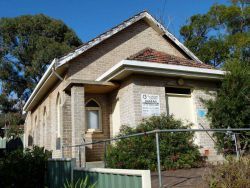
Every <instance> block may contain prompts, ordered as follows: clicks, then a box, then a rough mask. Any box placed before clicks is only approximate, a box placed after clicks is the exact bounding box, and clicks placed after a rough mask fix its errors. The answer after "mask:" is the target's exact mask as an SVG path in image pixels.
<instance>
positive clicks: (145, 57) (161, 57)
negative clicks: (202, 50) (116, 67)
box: [127, 48, 214, 69]
mask: <svg viewBox="0 0 250 188" xmlns="http://www.w3.org/2000/svg"><path fill="white" fill-rule="evenodd" d="M127 59H128V60H136V61H148V62H153V63H162V64H172V65H181V66H189V67H197V68H205V69H213V68H214V67H213V66H211V65H207V64H205V63H200V62H197V61H194V60H189V59H184V58H180V57H177V56H174V55H170V54H167V53H165V52H160V51H157V50H154V49H151V48H145V49H144V50H142V51H140V52H138V53H136V54H134V55H132V56H130V57H128V58H127Z"/></svg>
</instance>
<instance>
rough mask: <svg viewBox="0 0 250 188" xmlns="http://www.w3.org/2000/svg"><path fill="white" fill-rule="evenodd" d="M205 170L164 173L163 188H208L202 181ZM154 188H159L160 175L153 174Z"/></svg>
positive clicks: (194, 169) (193, 169) (196, 169)
mask: <svg viewBox="0 0 250 188" xmlns="http://www.w3.org/2000/svg"><path fill="white" fill-rule="evenodd" d="M205 173H206V170H205V168H192V169H181V170H170V171H164V172H162V182H163V187H168V188H170V187H183V188H186V187H187V188H208V185H207V184H206V182H205V181H204V180H203V179H202V177H203V175H204V174H205ZM151 182H152V188H158V174H157V173H156V172H151Z"/></svg>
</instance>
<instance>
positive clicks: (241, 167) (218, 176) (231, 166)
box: [205, 156, 250, 188]
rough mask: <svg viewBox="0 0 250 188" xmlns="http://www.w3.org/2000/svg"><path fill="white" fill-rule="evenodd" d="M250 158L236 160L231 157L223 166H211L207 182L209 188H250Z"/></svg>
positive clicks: (206, 177)
mask: <svg viewBox="0 0 250 188" xmlns="http://www.w3.org/2000/svg"><path fill="white" fill-rule="evenodd" d="M249 177H250V156H248V157H242V158H240V160H236V159H235V158H233V157H230V158H228V159H227V161H225V162H224V163H223V164H217V165H213V166H212V165H211V166H210V167H209V168H208V173H207V175H206V176H205V180H206V181H207V182H208V183H209V187H211V188H215V187H221V188H248V187H249V185H250V178H249Z"/></svg>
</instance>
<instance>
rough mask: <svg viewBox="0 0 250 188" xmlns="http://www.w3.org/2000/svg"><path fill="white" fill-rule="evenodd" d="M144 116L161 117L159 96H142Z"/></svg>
mask: <svg viewBox="0 0 250 188" xmlns="http://www.w3.org/2000/svg"><path fill="white" fill-rule="evenodd" d="M141 105H142V116H159V115H160V97H159V95H151V94H141Z"/></svg>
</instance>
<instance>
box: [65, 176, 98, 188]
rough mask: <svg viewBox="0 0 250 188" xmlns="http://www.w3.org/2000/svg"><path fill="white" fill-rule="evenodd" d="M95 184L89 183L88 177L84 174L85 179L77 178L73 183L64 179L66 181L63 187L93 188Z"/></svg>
mask: <svg viewBox="0 0 250 188" xmlns="http://www.w3.org/2000/svg"><path fill="white" fill-rule="evenodd" d="M95 185H96V183H95V184H92V185H90V184H89V177H88V176H86V178H85V179H78V180H77V181H76V182H75V183H74V182H69V181H68V180H66V183H65V184H64V188H94V187H95Z"/></svg>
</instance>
